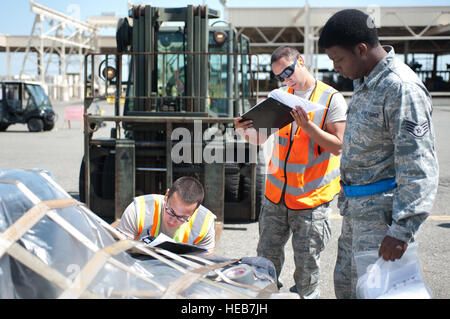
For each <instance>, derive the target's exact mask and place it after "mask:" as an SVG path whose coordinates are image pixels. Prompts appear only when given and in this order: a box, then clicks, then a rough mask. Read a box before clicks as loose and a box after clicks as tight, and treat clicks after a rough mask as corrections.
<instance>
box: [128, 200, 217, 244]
mask: <svg viewBox="0 0 450 319" xmlns="http://www.w3.org/2000/svg"><path fill="white" fill-rule="evenodd" d="M134 206H135V209H136V215H137V221H136V222H137V228H138V234H137V236H136V240H139V239H141V238H142V237H145V236H148V235H151V236H153V237H156V236H158V234H159V226H160V224H161V214H162V210H163V206H164V196H163V195H154V194H150V195H144V196H139V197H136V198H135V199H134ZM215 219H216V216H215V215H214V214H213V213H211V211H209V210H208V209H207V208H206V207H204V206H202V205H200V206H199V207H198V208H197V210H196V211H195V212H194V214H193V215H192V217H191V218H190V219H189V221H188V222H186V223H183V224H182V225H181V226H180V227H179V228H178V229H177V231H176V232H175V235H174V237H173V239H174V240H175V241H177V242H182V243H185V244H191V245H195V244H197V243H198V242H200V241H201V240H202V239H203V238H204V237H205V236H206V234H207V233H208V230H209V229H210V228H211V227H214V220H215Z"/></svg>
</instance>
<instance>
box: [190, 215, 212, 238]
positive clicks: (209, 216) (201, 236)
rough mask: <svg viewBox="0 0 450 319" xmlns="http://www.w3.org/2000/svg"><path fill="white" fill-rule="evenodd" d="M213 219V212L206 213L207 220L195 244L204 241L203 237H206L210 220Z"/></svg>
mask: <svg viewBox="0 0 450 319" xmlns="http://www.w3.org/2000/svg"><path fill="white" fill-rule="evenodd" d="M210 220H211V214H206V218H205V221H204V222H203V225H202V229H201V231H200V235H199V236H198V237H197V238H196V239H195V240H194V244H197V243H198V242H200V241H202V239H203V238H205V236H206V233H207V232H208V229H209V221H210Z"/></svg>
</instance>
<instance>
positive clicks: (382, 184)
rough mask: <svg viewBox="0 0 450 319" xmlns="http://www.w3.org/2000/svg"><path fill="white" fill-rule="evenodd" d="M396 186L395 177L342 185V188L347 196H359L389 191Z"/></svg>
mask: <svg viewBox="0 0 450 319" xmlns="http://www.w3.org/2000/svg"><path fill="white" fill-rule="evenodd" d="M396 186H397V183H395V178H394V177H393V178H388V179H383V180H381V181H378V182H375V183H372V184H367V185H342V190H343V191H344V194H345V196H347V197H360V196H368V195H374V194H380V193H384V192H386V191H390V190H391V189H394V188H395V187H396Z"/></svg>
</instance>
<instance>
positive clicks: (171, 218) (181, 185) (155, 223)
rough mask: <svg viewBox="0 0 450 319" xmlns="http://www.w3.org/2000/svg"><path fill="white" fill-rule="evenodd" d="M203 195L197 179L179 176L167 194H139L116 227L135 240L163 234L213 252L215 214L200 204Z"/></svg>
mask: <svg viewBox="0 0 450 319" xmlns="http://www.w3.org/2000/svg"><path fill="white" fill-rule="evenodd" d="M203 197H204V191H203V186H202V184H201V183H200V182H199V181H198V180H196V179H195V178H193V177H189V176H184V177H180V178H179V179H177V180H176V181H175V182H174V183H173V185H172V187H171V188H170V189H168V190H167V191H166V194H165V195H157V194H149V195H144V196H139V197H136V198H135V199H134V201H133V202H132V203H131V204H130V205H128V207H127V208H126V209H125V211H124V213H123V215H122V218H121V220H120V222H119V224H118V225H117V229H118V230H120V231H121V232H122V233H124V234H125V235H127V236H128V237H130V238H131V239H135V240H142V238H144V237H147V236H152V237H157V236H158V234H160V233H163V234H165V235H167V236H169V237H171V238H173V239H174V240H175V241H177V242H182V243H186V244H191V245H196V246H199V247H202V248H204V249H206V250H208V252H213V251H214V247H215V238H214V237H215V228H214V225H215V224H214V221H215V219H216V216H215V215H214V214H213V213H212V212H211V211H209V210H208V209H207V208H205V207H204V206H202V205H201V203H202V201H203Z"/></svg>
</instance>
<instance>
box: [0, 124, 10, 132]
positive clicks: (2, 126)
mask: <svg viewBox="0 0 450 319" xmlns="http://www.w3.org/2000/svg"><path fill="white" fill-rule="evenodd" d="M8 126H9V124H8V123H0V132H4V131H6V129H7V128H8Z"/></svg>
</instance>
